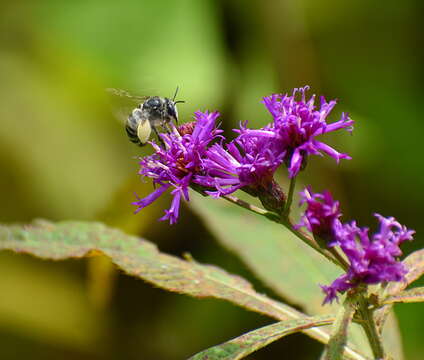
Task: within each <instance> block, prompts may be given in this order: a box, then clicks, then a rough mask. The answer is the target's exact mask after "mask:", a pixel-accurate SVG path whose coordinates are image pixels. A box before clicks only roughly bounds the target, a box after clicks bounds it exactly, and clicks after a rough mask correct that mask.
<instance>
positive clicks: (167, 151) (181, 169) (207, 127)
mask: <svg viewBox="0 0 424 360" xmlns="http://www.w3.org/2000/svg"><path fill="white" fill-rule="evenodd" d="M218 116H219V113H218V112H214V113H209V112H204V113H202V112H196V113H195V120H196V121H195V123H194V126H193V125H190V126H187V125H185V126H184V128H183V129H182V131H181V132H179V131H178V130H177V129H176V128H175V127H173V129H172V130H173V132H171V133H169V134H161V135H160V136H161V138H162V141H163V143H164V147H161V146H159V145H158V144H156V143H154V142H151V145H152V146H153V148H154V150H155V153H154V154H153V155H150V156H147V157H144V158H142V159H141V161H140V165H141V168H140V171H139V174H140V175H142V176H145V177H149V178H152V179H153V183H154V184H155V185H159V187H158V188H157V189H156V190H155V191H154V192H153V193H151V194H150V195H148V196H147V197H145V198H143V199H140V198H137V201H136V202H134V203H133V205H136V206H137V210H136V213H137V212H139V211H140V210H141V209H143V208H144V207H146V206H148V205H150V204H151V203H152V202H153V201H155V200H156V199H157V198H158V197H159V196H161V195H162V194H163V193H164V192H165V191H166V190H167V189H169V188H173V190H172V191H171V194H172V195H173V200H172V203H171V207H170V208H169V210H166V211H165V215H164V216H163V217H162V218H161V219H160V220H169V222H170V224H175V223H176V222H177V220H178V215H179V208H180V202H181V198H184V199H186V200H187V201H188V200H189V194H188V188H189V186H190V184H191V183H192V182H194V178H195V176H196V174H198V173H199V172H200V171H201V168H202V162H203V157H204V155H205V153H206V151H207V146H208V145H209V143H210V142H211V141H212V140H214V139H215V138H217V136H219V135H218V134H219V133H220V132H221V130H217V129H216V124H215V121H216V119H217V117H218Z"/></svg>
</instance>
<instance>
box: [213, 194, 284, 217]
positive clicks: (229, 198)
mask: <svg viewBox="0 0 424 360" xmlns="http://www.w3.org/2000/svg"><path fill="white" fill-rule="evenodd" d="M221 197H222V198H223V199H225V200H227V201H229V202H231V203H233V204H236V205H238V206H240V207H242V208H244V209H246V210H249V211H251V212H254V213H255V214H258V215H262V216H265V217H267V218H268V219H271V220H273V221H278V215H277V214H274V213H273V212H271V211H268V210H265V209H262V208H260V207H258V206H255V205H252V204H249V203H248V202H246V201H244V200H241V199H239V198H238V197H236V196H233V195H222V196H221Z"/></svg>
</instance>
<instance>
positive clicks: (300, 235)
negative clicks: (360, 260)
mask: <svg viewBox="0 0 424 360" xmlns="http://www.w3.org/2000/svg"><path fill="white" fill-rule="evenodd" d="M280 224H282V225H284V226H285V227H286V228H287V229H288V230H289V231H290V232H291V233H292V234H294V235H296V236H297V237H298V238H299V239H300V240H302V241H303V242H304V243H305V244H306V245H308V246H310V247H311V248H312V249H314V250H316V251H318V252H319V253H320V254H321V255H323V256H325V257H326V258H327V259H328V260H330V261H331V262H333V263H334V264H336V265H337V266H340V267H342V268H343V266H342V265H341V264H340V263H339V262H338V261H337V259H336V258H335V257H334V255H333V254H332V253H331V252H330V251H328V250H327V249H323V248H321V247H320V246H319V245H318V244H317V242H316V241H315V240H314V239H313V238H311V237H309V236H307V235H306V234H304V233H303V232H302V231H299V230H296V229H295V228H294V226H293V224H292V222H291V221H290V219H286V220H283V219H280Z"/></svg>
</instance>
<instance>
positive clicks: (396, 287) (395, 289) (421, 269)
mask: <svg viewBox="0 0 424 360" xmlns="http://www.w3.org/2000/svg"><path fill="white" fill-rule="evenodd" d="M402 263H403V264H404V265H405V266H406V268H407V269H408V273H407V274H406V275H405V281H397V282H392V283H390V284H389V285H388V286H387V288H386V290H385V292H384V296H385V297H390V296H395V295H397V294H399V293H400V292H401V291H402V290H404V289H406V287H407V286H408V285H410V284H411V283H413V282H414V281H415V280H417V279H418V278H420V277H421V276H422V275H423V273H424V249H420V250H417V251H414V252H413V253H412V254H410V255H409V256H407V257H406V258H405V259H404V260H403V261H402ZM392 305H393V304H392V303H388V304H386V305H384V306H383V307H382V308H381V309H378V310H377V311H376V312H375V318H376V323H377V326H378V327H379V329H380V330H381V329H382V328H383V326H384V324H385V322H386V319H387V316H388V314H389V312H390V310H391V308H392Z"/></svg>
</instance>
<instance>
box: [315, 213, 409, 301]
mask: <svg viewBox="0 0 424 360" xmlns="http://www.w3.org/2000/svg"><path fill="white" fill-rule="evenodd" d="M375 216H376V217H377V219H378V221H379V223H380V230H379V232H377V233H375V234H373V235H372V236H371V237H370V236H369V234H368V231H369V229H368V228H359V227H358V226H357V225H356V222H354V221H353V222H351V223H350V224H344V225H342V226H340V227H338V228H337V230H336V236H335V241H334V242H333V243H332V246H336V245H338V246H339V247H340V249H341V250H342V251H343V252H344V254H345V255H346V257H347V259H348V260H349V268H348V269H347V272H346V274H343V275H342V276H340V277H338V278H337V279H336V280H335V281H334V282H333V283H332V284H331V285H330V286H321V288H322V289H323V291H324V292H325V293H326V297H325V299H324V304H325V303H331V302H332V301H333V300H334V299H337V293H344V292H345V291H347V290H349V289H352V288H355V287H356V286H358V285H359V284H361V283H362V284H379V283H383V282H388V281H401V280H403V279H404V276H405V274H406V273H407V269H406V268H405V266H404V265H403V264H402V263H401V262H399V261H398V260H397V258H398V257H399V256H400V255H402V251H401V250H400V248H399V246H400V244H402V243H403V242H404V241H406V240H412V239H413V238H412V235H413V234H414V233H415V232H414V231H413V230H408V229H407V228H406V227H405V226H403V225H401V224H399V222H397V221H396V220H395V219H394V218H393V217H389V218H385V217H383V216H381V215H379V214H375Z"/></svg>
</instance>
